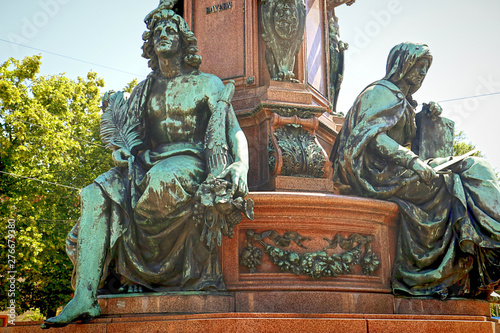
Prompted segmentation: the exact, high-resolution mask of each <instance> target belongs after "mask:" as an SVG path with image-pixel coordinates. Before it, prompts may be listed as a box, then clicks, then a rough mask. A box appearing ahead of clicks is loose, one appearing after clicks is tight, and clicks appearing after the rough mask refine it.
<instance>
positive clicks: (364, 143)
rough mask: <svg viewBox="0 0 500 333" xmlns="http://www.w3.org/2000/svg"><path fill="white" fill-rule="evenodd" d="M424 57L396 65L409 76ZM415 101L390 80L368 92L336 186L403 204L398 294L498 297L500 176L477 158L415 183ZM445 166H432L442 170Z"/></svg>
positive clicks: (338, 152) (341, 142)
mask: <svg viewBox="0 0 500 333" xmlns="http://www.w3.org/2000/svg"><path fill="white" fill-rule="evenodd" d="M418 49H419V48H418V47H417V48H416V50H418ZM422 55H423V52H420V53H419V51H415V50H414V52H413V53H412V52H411V51H410V52H409V54H408V52H407V54H406V58H405V59H404V60H405V61H406V62H407V63H406V64H405V65H404V66H402V65H401V63H397V62H396V64H395V66H399V69H396V70H399V71H401V68H403V69H402V71H403V73H400V74H401V75H404V72H405V71H407V70H409V69H410V68H411V67H412V66H413V64H414V63H415V62H416V60H417V59H418V57H419V56H422ZM400 60H401V59H400ZM391 70H392V74H394V71H395V70H394V69H391V68H388V73H389V72H390V71H391ZM386 78H388V77H386ZM409 99H410V101H411V102H410V101H408V99H407V98H406V97H405V96H404V95H403V94H402V92H401V91H400V90H399V88H398V87H397V86H396V85H395V84H393V83H392V82H391V81H389V80H388V79H384V80H380V81H377V82H374V83H373V84H371V85H370V86H368V87H367V88H365V90H364V91H363V92H362V93H361V94H360V95H359V96H358V98H357V99H356V101H355V102H354V105H353V107H352V108H351V109H350V111H349V113H348V114H347V116H346V119H345V123H344V127H343V128H342V130H341V132H340V133H339V135H338V137H337V139H336V142H335V145H334V148H333V151H332V155H331V159H332V162H333V168H334V181H336V182H340V183H343V184H345V185H350V187H351V188H352V190H353V191H354V193H356V194H357V195H360V196H364V197H370V198H376V199H383V200H389V201H393V202H395V203H397V204H398V206H399V211H400V224H399V232H398V241H397V250H396V258H395V262H394V269H393V277H392V288H393V291H394V292H395V293H396V294H405V295H413V296H435V297H436V296H437V297H447V296H469V297H474V296H476V295H478V294H480V293H486V292H489V291H491V290H494V289H495V287H496V285H497V284H498V283H499V279H500V186H499V184H498V181H497V178H496V175H495V173H494V171H493V170H492V168H491V166H490V165H489V164H488V163H487V162H486V161H485V160H484V159H481V158H476V157H471V158H467V159H465V160H464V161H462V162H460V163H458V164H456V165H455V166H454V167H453V168H452V171H453V172H452V173H450V174H444V175H440V177H439V178H438V179H435V180H434V181H433V182H431V184H430V185H427V184H425V183H424V182H423V181H422V180H421V179H420V178H419V177H415V175H416V173H414V172H413V171H412V170H410V169H409V164H410V163H411V161H412V160H413V159H414V158H417V156H416V155H415V154H413V153H412V152H411V151H410V150H409V149H408V147H409V144H410V143H411V140H412V138H413V137H414V136H415V131H416V125H415V112H414V104H416V103H414V102H413V101H412V100H411V97H410V98H409ZM412 104H413V105H412ZM429 139H431V138H429ZM445 160H447V159H434V160H429V161H426V162H427V163H429V164H430V165H431V166H435V165H438V164H441V163H443V162H444V161H445ZM412 176H413V177H412Z"/></svg>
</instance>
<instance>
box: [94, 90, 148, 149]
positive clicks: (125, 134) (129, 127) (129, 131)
mask: <svg viewBox="0 0 500 333" xmlns="http://www.w3.org/2000/svg"><path fill="white" fill-rule="evenodd" d="M128 97H129V94H127V93H124V92H122V91H119V92H116V93H114V94H112V95H111V96H109V97H108V105H107V107H106V109H105V111H104V113H103V114H102V116H101V123H100V126H101V140H102V142H103V143H104V144H105V145H106V148H108V149H111V150H116V149H120V148H124V149H126V150H127V151H128V152H131V151H132V148H134V147H135V146H138V145H140V144H141V140H140V138H139V126H140V122H139V120H138V119H135V117H129V116H128V107H129V105H128Z"/></svg>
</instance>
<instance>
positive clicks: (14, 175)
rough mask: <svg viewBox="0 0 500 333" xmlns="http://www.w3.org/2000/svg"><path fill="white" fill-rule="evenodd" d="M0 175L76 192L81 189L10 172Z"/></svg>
mask: <svg viewBox="0 0 500 333" xmlns="http://www.w3.org/2000/svg"><path fill="white" fill-rule="evenodd" d="M0 173H4V174H6V175H9V176H12V177H18V178H24V179H29V180H34V181H37V182H42V183H47V184H51V185H55V186H61V187H66V188H70V189H73V190H78V191H80V190H81V188H77V187H73V186H68V185H63V184H59V183H54V182H49V181H46V180H42V179H37V178H32V177H26V176H21V175H16V174H14V173H10V172H5V171H0Z"/></svg>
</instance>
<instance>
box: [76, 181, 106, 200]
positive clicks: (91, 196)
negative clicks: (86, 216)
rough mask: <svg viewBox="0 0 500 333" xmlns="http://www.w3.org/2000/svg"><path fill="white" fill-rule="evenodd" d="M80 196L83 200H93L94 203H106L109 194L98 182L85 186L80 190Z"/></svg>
mask: <svg viewBox="0 0 500 333" xmlns="http://www.w3.org/2000/svg"><path fill="white" fill-rule="evenodd" d="M80 197H81V199H82V202H86V201H92V202H93V203H94V205H104V204H106V203H107V196H106V195H105V194H104V192H103V190H102V188H101V187H100V186H99V185H97V184H96V183H92V184H90V185H88V186H86V187H84V188H83V189H82V191H81V192H80Z"/></svg>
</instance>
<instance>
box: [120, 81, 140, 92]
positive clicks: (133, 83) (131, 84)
mask: <svg viewBox="0 0 500 333" xmlns="http://www.w3.org/2000/svg"><path fill="white" fill-rule="evenodd" d="M137 84H138V82H137V79H133V80H132V81H130V82H129V83H127V85H126V86H125V88H123V91H125V92H128V93H132V90H134V88H135V86H136V85H137Z"/></svg>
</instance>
